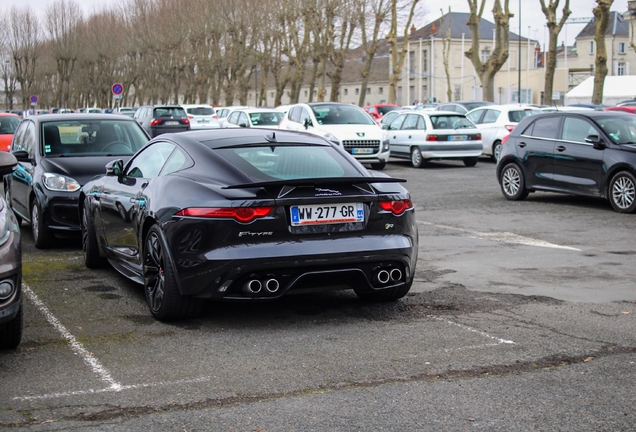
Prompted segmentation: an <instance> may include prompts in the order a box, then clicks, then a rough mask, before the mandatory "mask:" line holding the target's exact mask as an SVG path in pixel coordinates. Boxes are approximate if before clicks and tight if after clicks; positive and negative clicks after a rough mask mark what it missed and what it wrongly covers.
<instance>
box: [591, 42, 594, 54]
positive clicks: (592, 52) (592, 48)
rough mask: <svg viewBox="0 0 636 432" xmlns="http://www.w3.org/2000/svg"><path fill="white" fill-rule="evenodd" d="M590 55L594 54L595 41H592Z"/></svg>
mask: <svg viewBox="0 0 636 432" xmlns="http://www.w3.org/2000/svg"><path fill="white" fill-rule="evenodd" d="M590 54H594V41H590Z"/></svg>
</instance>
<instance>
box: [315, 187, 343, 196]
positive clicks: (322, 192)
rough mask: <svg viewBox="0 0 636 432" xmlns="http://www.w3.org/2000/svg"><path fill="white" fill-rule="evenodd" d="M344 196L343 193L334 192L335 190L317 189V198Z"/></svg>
mask: <svg viewBox="0 0 636 432" xmlns="http://www.w3.org/2000/svg"><path fill="white" fill-rule="evenodd" d="M340 195H342V193H340V192H339V191H337V190H333V189H322V188H316V196H317V197H318V196H340Z"/></svg>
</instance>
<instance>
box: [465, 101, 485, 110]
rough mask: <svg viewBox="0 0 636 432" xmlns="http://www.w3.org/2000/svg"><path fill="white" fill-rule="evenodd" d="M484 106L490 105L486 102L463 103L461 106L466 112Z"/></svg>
mask: <svg viewBox="0 0 636 432" xmlns="http://www.w3.org/2000/svg"><path fill="white" fill-rule="evenodd" d="M484 105H490V104H489V103H488V102H465V103H463V104H462V106H463V107H464V108H466V110H468V111H470V110H474V109H475V108H479V107H482V106H484Z"/></svg>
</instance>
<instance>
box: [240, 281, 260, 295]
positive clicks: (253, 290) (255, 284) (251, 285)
mask: <svg viewBox="0 0 636 432" xmlns="http://www.w3.org/2000/svg"><path fill="white" fill-rule="evenodd" d="M261 289H263V284H262V283H261V281H259V280H258V279H252V280H249V281H247V282H245V285H243V291H245V292H246V293H249V294H258V293H259V292H261Z"/></svg>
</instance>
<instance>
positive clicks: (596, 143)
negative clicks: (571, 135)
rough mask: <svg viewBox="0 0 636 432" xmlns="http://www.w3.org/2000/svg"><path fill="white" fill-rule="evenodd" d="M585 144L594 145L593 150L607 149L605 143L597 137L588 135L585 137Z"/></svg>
mask: <svg viewBox="0 0 636 432" xmlns="http://www.w3.org/2000/svg"><path fill="white" fill-rule="evenodd" d="M585 142H586V143H590V144H593V145H594V148H595V149H604V148H605V147H607V146H606V145H605V141H604V140H603V139H602V138H601V137H599V136H598V135H588V136H586V137H585Z"/></svg>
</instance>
